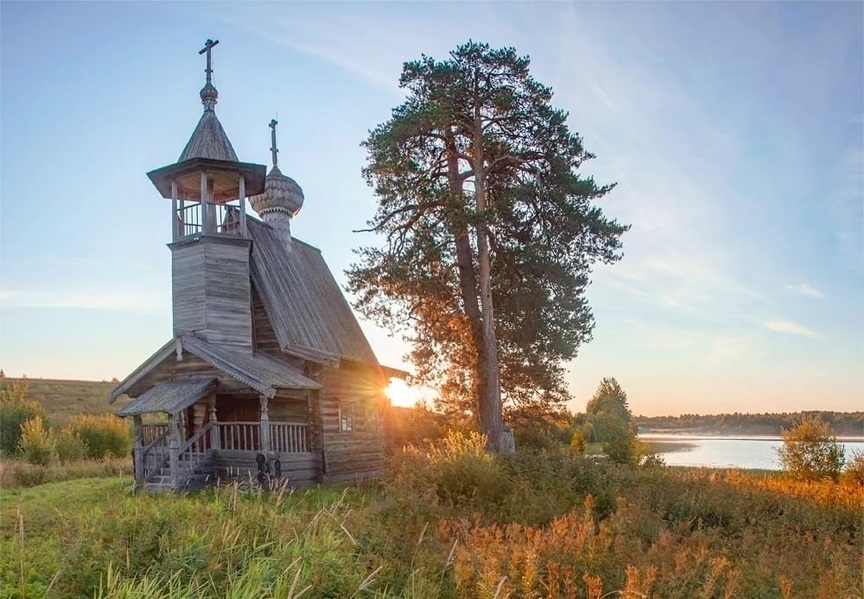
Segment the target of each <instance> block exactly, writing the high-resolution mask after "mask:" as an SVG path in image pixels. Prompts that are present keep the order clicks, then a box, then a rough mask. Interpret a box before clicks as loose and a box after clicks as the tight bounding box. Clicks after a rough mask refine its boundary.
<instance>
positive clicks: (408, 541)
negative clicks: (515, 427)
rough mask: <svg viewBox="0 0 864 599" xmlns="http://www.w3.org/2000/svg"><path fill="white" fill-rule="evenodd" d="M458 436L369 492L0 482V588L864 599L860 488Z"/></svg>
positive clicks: (409, 456) (115, 480)
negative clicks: (494, 451) (492, 447)
mask: <svg viewBox="0 0 864 599" xmlns="http://www.w3.org/2000/svg"><path fill="white" fill-rule="evenodd" d="M481 448H482V446H481V445H473V446H472V444H471V443H462V442H460V443H456V444H452V443H451V444H450V445H446V444H445V445H443V446H442V445H439V446H438V447H436V448H432V449H431V450H422V451H420V450H418V451H409V452H406V453H402V454H399V455H398V456H396V457H395V458H394V461H393V463H392V464H391V468H390V470H389V474H388V476H387V478H386V479H385V480H384V481H382V482H380V483H375V484H371V483H370V484H364V485H360V486H348V487H339V486H329V487H324V488H315V489H307V490H297V491H289V490H285V491H284V492H273V493H269V494H266V493H259V492H257V491H255V490H252V489H247V490H244V489H243V488H241V487H226V488H222V489H217V490H210V491H206V492H202V493H200V494H190V495H180V496H173V495H169V494H158V495H151V494H142V495H136V494H134V493H133V492H132V481H131V479H130V478H129V477H128V476H122V477H118V476H113V477H108V478H102V479H85V480H77V481H68V482H61V483H50V484H45V485H40V486H37V487H33V488H27V489H18V490H2V491H0V597H3V598H9V599H12V598H15V599H19V598H22V597H47V598H48V599H51V598H54V597H71V598H76V597H81V598H85V597H86V598H97V599H102V598H107V597H112V598H120V599H124V598H125V599H133V598H138V597H141V598H144V597H169V598H177V597H183V598H186V597H188V598H190V599H192V598H198V599H206V598H216V597H219V598H238V599H239V598H246V597H255V598H256V599H259V598H260V599H268V598H275V597H280V598H284V597H300V596H302V597H305V598H326V597H412V598H427V597H428V598H432V597H444V598H446V597H450V598H456V597H468V598H474V599H492V598H498V599H503V598H505V597H512V598H516V597H525V598H528V597H548V596H551V597H567V598H579V599H600V598H601V597H604V596H605V597H607V598H611V597H625V598H628V599H637V598H644V597H653V598H656V599H675V598H678V599H689V598H691V597H700V598H706V599H707V598H717V599H719V598H733V597H734V598H737V597H746V598H754V599H774V598H777V599H791V598H796V599H797V598H809V597H813V598H817V599H847V598H858V597H861V596H862V592H864V587H862V581H861V567H862V549H864V547H862V538H864V537H862V535H864V526H862V522H861V509H862V506H864V503H862V500H864V489H862V488H861V487H860V486H851V485H842V484H839V483H834V482H830V481H827V482H824V483H814V484H810V485H805V484H801V485H794V484H789V483H786V482H784V481H782V480H781V479H779V478H778V477H776V476H775V477H770V478H765V477H761V476H752V475H748V474H744V473H739V472H736V471H732V472H716V471H715V472H708V471H685V470H678V469H674V470H673V469H663V468H651V469H638V468H632V467H625V466H616V465H614V464H609V463H604V462H602V461H599V462H598V461H596V460H587V459H583V458H579V457H576V456H568V455H566V454H556V453H532V452H524V451H523V452H517V454H516V455H515V456H511V457H506V458H505V457H500V456H488V455H486V454H484V452H483V451H482V449H481Z"/></svg>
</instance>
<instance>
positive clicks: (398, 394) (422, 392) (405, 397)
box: [384, 379, 428, 408]
mask: <svg viewBox="0 0 864 599" xmlns="http://www.w3.org/2000/svg"><path fill="white" fill-rule="evenodd" d="M427 391H428V389H426V388H424V387H411V386H409V385H408V384H407V383H406V382H405V381H403V380H401V379H393V380H391V381H390V385H388V386H387V388H386V389H384V394H385V395H387V398H388V399H389V400H390V404H391V405H393V406H395V407H397V408H412V407H414V406H415V405H416V404H417V402H418V401H421V400H423V399H424V398H425V397H426V395H427V394H428V393H427Z"/></svg>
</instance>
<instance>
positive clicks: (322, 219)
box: [0, 2, 864, 414]
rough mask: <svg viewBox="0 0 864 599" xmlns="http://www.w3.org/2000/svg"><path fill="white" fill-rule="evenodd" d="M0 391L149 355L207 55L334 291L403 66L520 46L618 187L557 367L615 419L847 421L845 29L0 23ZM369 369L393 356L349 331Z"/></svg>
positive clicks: (857, 380)
mask: <svg viewBox="0 0 864 599" xmlns="http://www.w3.org/2000/svg"><path fill="white" fill-rule="evenodd" d="M0 27H2V31H0V33H2V36H0V78H2V79H0V84H2V85H0V88H2V90H0V150H2V151H0V169H2V178H0V202H2V204H0V367H2V368H3V369H4V370H5V372H6V373H7V374H8V375H15V376H17V375H21V374H27V375H29V376H31V377H39V376H42V377H63V378H85V379H110V378H112V377H114V376H117V377H120V378H122V377H123V376H125V375H126V374H127V373H128V372H129V371H131V370H132V369H134V368H135V367H136V366H137V365H138V364H139V363H140V362H141V361H142V360H143V359H144V358H146V357H147V356H149V355H150V353H152V352H153V351H154V350H155V349H157V348H158V347H159V346H160V345H161V344H163V343H164V342H165V341H166V340H167V339H168V338H169V337H170V334H171V316H170V301H171V293H170V254H169V251H168V250H167V248H166V247H165V244H166V243H167V242H168V241H169V222H170V205H169V203H168V202H166V201H165V200H163V199H162V198H160V197H159V194H158V193H157V192H156V191H155V189H154V188H153V187H152V186H151V185H150V182H149V180H148V179H147V178H146V176H145V173H146V172H147V171H149V170H151V169H153V168H157V167H160V166H163V165H166V164H169V163H172V162H174V161H175V160H176V159H177V157H178V156H179V154H180V152H181V150H182V149H183V146H184V144H185V143H186V141H187V139H188V137H189V135H190V134H191V132H192V129H193V128H194V126H195V124H196V122H197V119H198V117H199V116H200V112H201V106H200V103H199V99H198V90H199V89H200V88H201V85H202V84H203V68H204V63H203V58H202V57H200V56H198V54H197V51H198V49H199V48H200V47H201V46H202V43H203V41H204V40H205V39H207V38H215V39H219V40H220V41H221V44H220V45H219V47H218V48H216V49H215V50H214V68H215V74H214V82H215V84H216V86H217V87H218V89H219V93H220V100H219V105H218V108H217V113H218V115H219V118H220V120H221V122H222V124H223V126H224V127H225V129H226V131H227V133H228V135H229V137H230V138H231V141H232V142H233V144H234V148H235V149H236V151H237V153H238V155H239V157H240V158H241V160H245V161H249V162H259V163H264V164H269V151H268V148H269V129H268V128H267V123H268V122H269V121H270V119H271V118H273V117H274V116H277V115H278V120H279V121H280V134H279V137H280V167H281V168H282V170H283V172H285V173H287V174H289V175H290V176H292V177H294V178H295V179H296V180H297V181H298V182H299V183H300V185H301V186H302V187H303V189H304V192H305V195H306V202H305V205H304V207H303V210H302V212H301V213H300V214H299V216H298V217H297V219H295V223H294V231H295V233H296V235H297V236H298V237H300V238H302V239H304V240H306V241H309V242H310V243H312V244H314V245H316V246H318V247H320V248H321V249H322V251H323V252H324V255H325V257H326V258H327V260H328V262H329V264H330V266H331V268H332V270H333V271H334V273H335V274H336V275H337V278H339V279H340V280H341V281H344V275H343V274H342V272H343V271H344V269H345V268H346V267H347V266H348V265H349V264H350V263H351V261H352V251H351V250H352V248H354V247H358V246H360V245H363V244H369V243H373V242H374V241H375V240H374V238H373V237H371V236H369V235H368V234H352V233H351V231H352V230H353V229H358V228H362V227H363V225H364V223H365V221H366V220H367V219H368V218H369V217H370V216H371V215H372V213H373V211H374V206H375V200H374V197H373V195H372V193H371V190H370V189H369V188H367V187H366V185H365V183H364V182H363V180H362V179H361V177H360V169H361V168H362V166H363V165H364V160H365V157H364V153H363V150H362V149H361V148H360V146H359V144H360V142H361V141H362V140H363V139H365V137H366V134H367V131H368V130H369V129H371V128H372V127H374V126H375V125H376V124H378V123H380V122H382V121H384V120H386V119H387V118H388V116H389V113H390V110H391V108H393V107H394V106H396V105H397V104H398V103H399V102H400V101H401V99H402V97H403V96H402V93H401V91H400V90H399V89H398V86H397V81H398V77H399V74H400V69H401V64H402V63H403V62H404V61H406V60H413V59H416V58H418V57H419V56H420V55H421V54H423V53H425V54H429V55H432V56H435V57H439V58H440V57H443V56H445V55H446V53H447V52H448V51H449V50H451V49H453V48H454V47H456V46H457V45H458V44H460V43H463V42H465V41H467V40H468V39H469V38H471V39H474V40H476V41H485V42H488V43H489V44H491V45H493V46H505V45H509V46H514V47H515V48H516V49H517V50H518V51H519V53H521V54H528V55H530V56H531V58H532V72H533V74H534V75H535V77H536V78H537V79H538V80H540V81H541V82H543V83H545V84H548V85H551V86H552V87H553V89H554V91H555V98H554V103H555V104H556V105H557V106H559V107H561V108H564V109H566V110H568V111H569V112H570V124H571V128H572V129H573V130H575V131H578V132H579V133H580V134H581V135H582V136H583V137H584V140H585V145H586V147H587V148H588V149H589V150H590V151H592V152H593V153H595V154H596V155H597V159H596V160H594V161H591V163H589V164H587V165H585V168H584V171H585V173H586V174H591V175H594V176H595V178H597V180H598V181H600V182H608V181H617V182H618V187H617V188H616V189H615V191H614V192H613V193H612V194H611V195H610V196H609V197H608V198H607V199H606V200H605V201H604V202H603V204H602V206H603V208H604V210H605V211H606V212H607V213H608V214H609V215H611V216H614V217H615V218H618V219H619V220H621V221H623V222H628V223H631V224H632V230H631V231H630V232H629V233H628V234H627V235H626V236H625V239H624V243H625V249H624V251H625V258H624V260H623V261H621V262H620V263H618V264H616V265H614V266H611V267H598V268H597V269H596V270H595V272H594V275H593V285H592V286H591V288H590V290H589V299H590V301H591V304H592V306H593V308H594V313H595V317H596V320H597V326H596V329H595V332H594V340H593V342H592V343H590V344H589V345H586V346H585V347H584V348H583V349H582V351H581V353H580V356H579V358H577V359H576V360H575V361H574V362H573V363H572V364H571V365H570V373H569V375H568V381H569V382H570V384H571V387H572V390H573V392H574V394H575V396H576V397H577V398H578V399H577V401H575V402H573V405H572V406H571V407H572V408H573V409H577V410H579V409H584V405H585V401H586V400H587V399H588V398H589V397H590V395H591V393H592V392H593V390H594V388H596V386H597V384H598V382H599V380H600V379H601V378H602V377H603V376H615V377H616V378H618V380H619V382H621V384H622V385H623V386H624V388H625V389H626V390H627V391H628V395H629V398H630V404H631V407H632V408H633V410H634V412H636V413H642V414H677V413H682V412H683V413H694V412H701V413H706V412H722V411H728V412H734V411H741V412H745V411H746V412H762V411H793V410H801V409H835V410H860V409H864V310H862V307H864V241H862V238H864V233H862V231H864V215H862V206H864V181H862V172H864V58H862V57H864V33H862V31H864V5H862V4H861V3H855V2H849V3H839V2H838V3H814V4H810V3H798V2H795V3H791V2H790V3H782V2H781V3H767V2H759V3H659V2H641V3H635V2H627V3H578V4H568V3H539V2H538V3H518V2H507V3H470V4H466V3H443V4H437V3H424V2H416V3H383V2H381V3H378V2H376V3H372V2H368V3H365V2H355V3H335V2H334V3H316V4H312V3H280V4H276V3H268V4H256V3H243V4H232V3H224V2H220V3H213V4H208V3H176V4H168V3H164V4H163V3H120V2H114V3H56V4H54V3H13V2H3V3H2V4H0ZM364 328H365V330H366V331H367V333H368V335H369V337H370V341H371V342H372V345H373V347H374V348H375V350H376V352H377V353H378V355H379V358H380V359H381V361H382V362H385V363H388V364H394V365H398V364H399V363H400V361H401V355H402V354H403V353H404V351H405V348H404V346H402V345H401V343H400V342H399V341H398V340H394V339H392V338H390V337H388V335H387V334H386V332H384V331H380V330H376V329H375V328H374V327H372V326H371V325H368V324H364Z"/></svg>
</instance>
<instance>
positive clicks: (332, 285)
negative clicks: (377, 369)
mask: <svg viewBox="0 0 864 599" xmlns="http://www.w3.org/2000/svg"><path fill="white" fill-rule="evenodd" d="M247 223H248V231H249V237H251V238H252V241H253V243H252V259H251V265H250V266H251V268H250V270H251V273H252V282H253V284H254V285H255V289H256V290H257V291H258V293H259V295H260V296H261V299H262V301H263V303H264V310H265V312H266V313H267V317H268V319H269V320H270V324H271V325H272V327H273V331H274V333H275V334H276V339H277V340H278V341H279V345H280V346H281V348H282V351H284V352H286V353H288V354H292V355H296V356H299V357H301V358H306V359H309V360H312V361H315V362H318V363H323V364H326V365H333V366H336V365H338V364H339V362H340V361H341V360H349V361H353V362H361V363H366V364H372V365H375V366H378V360H377V359H376V358H375V354H374V352H373V351H372V348H371V347H370V346H369V342H368V341H367V339H366V336H365V335H364V334H363V331H362V329H361V328H360V325H359V324H358V322H357V319H356V318H355V317H354V313H353V312H351V307H350V306H349V305H348V302H347V301H346V300H345V297H344V296H343V295H342V290H341V289H340V288H339V285H338V283H336V279H335V278H333V274H332V273H331V272H330V269H329V268H328V267H327V263H326V262H324V258H323V257H322V256H321V252H320V251H319V250H318V249H317V248H314V247H312V246H310V245H308V244H306V243H303V242H302V241H299V240H297V239H294V240H293V241H292V242H291V250H290V251H287V250H286V248H285V244H284V242H282V241H281V240H280V239H279V238H278V237H277V235H276V233H275V231H274V230H273V229H272V228H271V227H270V226H269V225H267V224H265V223H263V222H261V221H259V220H257V219H255V218H251V217H250V218H248V219H247Z"/></svg>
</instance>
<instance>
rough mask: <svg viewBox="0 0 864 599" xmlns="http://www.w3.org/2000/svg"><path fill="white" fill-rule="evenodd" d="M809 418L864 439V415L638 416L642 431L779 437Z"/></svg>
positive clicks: (635, 420) (637, 424) (839, 435)
mask: <svg viewBox="0 0 864 599" xmlns="http://www.w3.org/2000/svg"><path fill="white" fill-rule="evenodd" d="M807 416H818V417H820V418H821V419H822V420H824V421H825V422H827V423H828V424H830V425H831V428H833V429H834V434H836V435H837V436H838V437H861V436H864V412H822V411H810V412H791V413H787V412H783V413H780V414H768V413H765V414H740V413H738V412H735V413H734V414H706V415H704V416H701V415H699V414H682V415H681V416H636V417H635V418H634V422H635V424H636V426H637V427H639V430H640V431H641V432H646V431H647V430H649V429H650V430H664V431H665V430H669V431H675V432H684V431H689V432H698V433H712V434H720V435H779V434H780V432H781V431H782V430H783V429H789V428H792V427H793V426H795V424H797V423H798V422H800V421H801V420H802V419H803V418H805V417H807Z"/></svg>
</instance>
